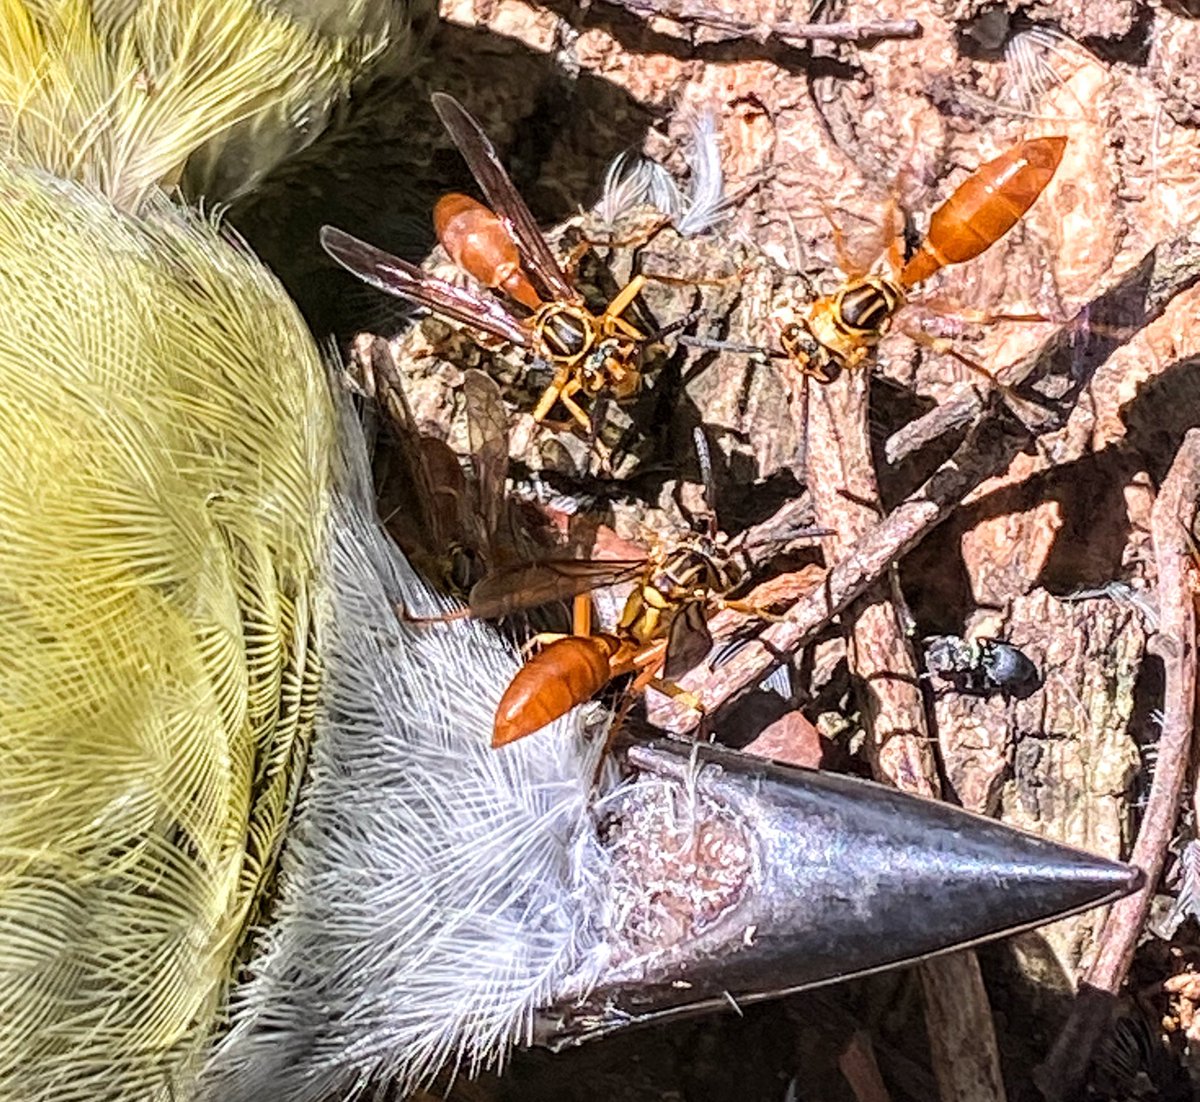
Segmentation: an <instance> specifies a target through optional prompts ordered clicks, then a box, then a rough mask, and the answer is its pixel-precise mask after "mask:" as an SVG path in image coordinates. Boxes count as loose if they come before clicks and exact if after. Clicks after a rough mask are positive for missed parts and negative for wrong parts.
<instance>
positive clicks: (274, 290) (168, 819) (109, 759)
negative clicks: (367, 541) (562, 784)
mask: <svg viewBox="0 0 1200 1102" xmlns="http://www.w3.org/2000/svg"><path fill="white" fill-rule="evenodd" d="M389 11H390V9H389ZM359 14H360V15H361V14H362V13H361V12H360V13H359ZM364 18H365V16H364ZM389 18H390V16H389ZM313 22H315V20H314V19H312V18H310V19H309V23H310V24H311V23H313ZM334 22H335V23H338V24H339V25H338V26H336V27H335V28H334V29H335V31H337V32H338V33H336V34H334V35H333V36H332V37H331V36H328V35H326V36H324V37H322V36H320V35H318V34H316V33H315V32H314V31H313V30H311V29H308V28H306V27H301V26H298V25H297V24H296V23H295V22H294V21H293V20H292V18H290V17H289V16H286V15H283V14H280V13H279V12H277V11H274V10H269V9H267V8H265V7H263V6H262V5H261V4H258V3H252V2H249V0H128V2H124V3H122V2H120V0H116V2H110V3H105V2H103V0H97V2H96V3H88V2H86V0H24V2H23V0H0V302H2V303H3V309H2V310H0V409H2V410H3V416H0V1098H3V1099H4V1100H6V1102H12V1100H18V1099H30V1100H32V1099H39V1100H40V1099H54V1100H56V1102H64V1100H73V1099H78V1100H81V1102H82V1100H88V1102H96V1100H104V1099H122V1100H125V1099H151V1098H154V1099H158V1098H163V1099H165V1098H173V1099H174V1098H183V1097H187V1096H188V1095H189V1093H190V1092H191V1090H192V1088H193V1085H194V1078H195V1075H196V1072H197V1068H198V1064H199V1061H200V1058H201V1054H202V1051H203V1049H204V1047H205V1045H206V1044H207V1042H208V1040H209V1038H210V1036H211V1032H212V1029H213V1027H214V1025H215V1023H216V1020H217V1016H218V1014H219V1012H220V1008H221V1005H222V999H223V996H224V993H225V991H226V988H227V986H228V984H229V982H230V979H231V975H232V972H233V969H234V966H235V963H236V960H237V959H238V953H239V949H240V948H242V947H243V943H244V940H245V937H246V934H247V929H248V927H249V926H250V924H251V923H252V922H253V921H254V920H255V918H256V917H257V905H258V904H259V903H260V902H261V896H260V893H261V891H262V889H263V887H264V883H265V881H267V880H268V879H269V878H270V877H271V875H272V874H273V871H274V867H275V862H276V859H277V857H278V852H279V848H280V845H281V839H282V834H283V829H284V827H285V826H286V823H287V819H288V816H289V815H290V813H291V810H292V807H293V805H294V802H295V796H296V792H297V789H298V786H299V784H300V779H301V773H302V766H303V763H304V759H305V754H306V750H307V745H308V740H309V735H310V732H311V727H312V722H313V711H314V706H315V705H314V699H315V693H316V688H317V685H318V670H317V668H316V664H317V659H316V653H317V651H316V648H315V639H316V635H317V633H318V629H319V619H320V618H319V609H318V607H317V606H318V604H319V602H318V601H317V599H316V597H315V596H314V595H315V594H316V593H317V592H318V588H317V587H318V583H319V577H318V574H319V565H318V564H319V563H320V561H321V551H322V548H321V541H322V539H323V533H324V516H325V513H326V509H327V504H328V493H329V482H330V474H329V464H330V454H331V448H332V433H333V412H332V407H331V403H330V398H329V393H328V389H327V385H326V381H325V373H324V369H323V366H322V364H321V362H320V357H319V355H318V353H317V351H316V349H315V347H314V344H313V342H312V340H311V338H310V336H309V334H308V332H307V330H306V329H305V327H304V325H303V323H302V321H301V319H300V317H299V315H298V313H297V311H296V310H295V308H294V307H293V306H292V304H291V303H290V301H289V300H288V299H287V298H286V296H285V295H284V293H283V291H282V290H281V288H280V287H279V285H278V284H277V283H276V282H275V280H274V279H273V278H272V277H271V276H270V274H269V273H268V272H267V271H266V270H265V269H264V268H263V267H262V266H261V265H260V264H259V263H258V262H257V261H256V260H255V259H254V257H253V256H252V255H250V253H249V252H248V250H246V249H244V248H243V247H241V246H239V245H238V244H236V243H235V242H232V241H231V240H230V239H229V238H227V237H225V236H223V235H222V233H221V232H220V231H219V229H218V228H217V227H216V226H215V225H214V224H213V223H211V222H210V221H207V220H205V219H204V218H203V217H201V216H199V215H196V214H193V213H190V212H188V211H185V210H182V209H180V208H179V207H178V206H175V205H172V204H171V203H169V202H168V201H167V200H166V199H165V198H164V197H163V195H162V194H161V192H160V190H159V189H160V187H161V186H162V185H172V184H174V183H175V182H177V181H178V180H179V179H180V177H181V174H182V173H183V172H184V170H185V166H186V165H187V164H188V162H189V158H192V157H193V155H194V154H195V153H196V151H197V150H198V149H200V150H202V155H201V157H200V159H199V161H198V162H197V163H199V164H201V167H202V168H203V169H204V170H205V171H206V172H210V173H211V172H219V173H220V174H221V176H222V178H223V179H224V180H225V181H226V184H227V186H228V191H229V192H230V193H236V192H237V191H238V190H240V189H244V188H245V187H248V186H251V185H252V184H253V182H254V181H255V179H257V177H258V176H259V175H261V173H262V172H264V171H265V170H266V168H269V167H270V165H271V164H272V163H273V162H274V160H276V159H278V157H279V156H282V155H283V154H284V153H286V152H287V150H288V149H290V148H294V147H295V146H296V145H297V144H302V143H303V142H305V141H307V140H309V139H310V137H311V133H312V131H313V127H312V126H307V127H305V126H300V125H296V126H292V125H290V124H291V123H292V122H296V121H297V120H303V119H307V120H308V122H309V123H311V122H312V121H313V119H314V118H315V117H317V116H319V115H320V114H321V112H322V111H323V110H325V107H326V105H327V104H328V103H330V102H332V100H333V99H334V98H336V96H337V95H339V94H340V93H341V92H343V91H344V89H345V88H346V86H347V85H348V82H349V81H350V80H351V79H352V77H353V74H354V72H355V70H356V66H357V65H358V64H359V63H360V62H361V61H362V60H363V58H364V57H366V56H367V55H369V54H371V53H372V52H373V51H376V50H378V49H379V48H381V46H382V45H383V44H384V43H386V42H387V41H388V37H387V34H386V33H385V32H387V31H388V28H389V23H388V19H386V18H385V19H379V20H376V21H375V23H376V25H374V26H372V27H371V28H370V32H371V33H370V34H369V35H365V36H359V37H354V36H352V35H349V34H348V33H345V34H343V33H342V32H343V31H347V25H348V23H349V22H353V19H352V18H351V16H347V17H346V18H345V19H341V20H340V21H339V20H334ZM349 29H351V30H352V29H353V28H349ZM393 29H394V28H393ZM239 126H240V127H242V128H253V127H258V128H259V133H260V134H265V133H267V132H271V133H273V134H274V136H275V139H276V140H275V141H274V142H273V143H272V144H270V145H269V148H264V149H263V150H260V151H258V152H256V154H255V156H254V157H252V158H250V159H246V158H245V157H244V156H243V154H244V152H245V142H244V140H243V139H244V138H245V136H246V134H247V133H249V130H248V129H242V130H240V131H239V129H238V127H239ZM239 133H240V134H241V135H242V137H241V138H239V137H238V135H239ZM231 135H232V139H231ZM231 140H232V141H233V145H230V144H229V143H230V141H231ZM239 142H240V143H241V144H240V145H239Z"/></svg>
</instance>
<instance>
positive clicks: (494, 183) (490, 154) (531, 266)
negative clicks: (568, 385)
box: [432, 92, 579, 302]
mask: <svg viewBox="0 0 1200 1102" xmlns="http://www.w3.org/2000/svg"><path fill="white" fill-rule="evenodd" d="M432 98H433V109H434V110H435V111H436V112H437V113H438V118H440V119H441V120H442V124H443V125H444V126H445V127H446V129H447V130H448V131H449V132H450V137H451V138H453V139H454V144H455V145H456V146H458V150H459V152H460V153H461V154H462V155H463V159H464V160H465V161H466V162H467V165H468V167H469V168H470V169H471V172H472V174H473V175H474V177H475V179H476V181H478V183H479V186H480V188H482V189H483V194H484V196H485V197H486V198H487V201H488V205H489V206H490V207H491V208H492V210H493V211H495V213H496V214H497V215H498V216H499V217H500V219H501V221H503V222H504V224H505V226H506V227H507V229H508V231H509V233H510V234H511V235H512V238H513V240H514V241H515V242H516V243H517V247H518V248H519V249H520V250H521V259H522V262H523V265H524V267H525V269H526V271H527V272H528V273H529V275H530V276H532V277H533V279H534V281H535V282H537V283H540V284H541V285H542V286H541V287H540V288H539V290H540V291H541V292H542V293H543V297H544V298H545V299H547V300H548V301H560V302H561V301H565V302H573V301H575V300H576V299H577V298H578V297H579V296H578V294H577V293H576V291H575V288H574V287H572V286H571V283H570V280H568V279H567V277H566V276H565V275H564V274H563V270H562V268H560V267H559V264H558V261H557V260H555V258H554V253H552V252H551V251H550V246H549V244H548V243H547V241H546V239H545V237H543V236H542V231H541V230H540V229H539V228H538V224H537V220H536V219H535V218H534V217H533V214H532V212H531V211H530V209H529V208H528V207H527V206H526V205H525V200H524V199H522V198H521V193H520V192H519V191H517V189H516V187H515V186H514V185H513V182H512V180H511V179H509V176H508V172H507V171H506V170H505V168H504V165H502V164H501V163H500V157H499V156H498V155H497V153H496V147H495V146H493V145H492V142H491V139H490V138H488V136H487V135H486V134H485V133H484V132H483V128H482V127H481V126H480V125H479V123H477V122H476V121H475V119H474V118H473V117H472V116H471V115H470V113H469V112H468V111H467V109H466V108H465V107H463V105H462V104H461V103H459V102H458V100H456V99H455V98H454V97H453V96H448V95H446V94H445V93H444V92H435V93H434V95H433V97H432Z"/></svg>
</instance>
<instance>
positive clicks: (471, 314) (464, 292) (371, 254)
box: [321, 226, 532, 348]
mask: <svg viewBox="0 0 1200 1102" xmlns="http://www.w3.org/2000/svg"><path fill="white" fill-rule="evenodd" d="M321 246H322V247H323V248H324V249H325V251H326V252H327V253H328V254H329V255H330V256H331V257H333V259H334V260H336V261H337V262H338V263H339V264H340V265H341V266H342V267H343V268H345V269H346V271H348V272H350V273H352V274H353V275H356V276H358V278H359V279H361V280H362V281H363V282H364V283H369V284H370V285H371V286H372V287H377V288H378V289H379V290H381V291H383V292H385V293H386V294H389V295H396V296H398V297H399V298H406V299H409V300H411V301H412V302H415V303H418V304H419V305H421V306H427V307H429V309H430V310H433V311H435V312H436V313H439V314H444V315H445V316H446V317H449V318H453V319H454V320H455V321H461V322H462V323H463V324H464V325H471V326H474V327H475V328H476V329H482V330H484V332H486V333H491V334H493V335H494V336H497V337H502V338H503V339H504V340H506V341H511V342H512V343H513V344H516V345H519V346H520V347H522V348H528V347H529V345H530V342H531V340H532V334H531V333H530V331H529V330H528V329H527V328H525V326H523V325H522V324H521V323H520V322H519V321H518V320H517V319H516V318H514V317H513V316H512V315H511V314H509V313H508V311H507V310H505V309H504V308H503V307H502V306H501V305H500V303H499V302H498V301H497V300H496V299H492V298H489V297H486V296H484V295H480V294H477V293H476V292H474V291H471V290H468V289H467V288H464V287H455V286H454V285H453V284H452V283H447V282H446V281H445V280H444V279H438V278H437V276H435V275H430V273H429V272H427V271H425V270H424V269H422V268H418V267H417V266H416V265H415V264H410V263H409V262H408V261H407V260H401V259H400V258H399V257H398V256H392V255H391V254H390V253H385V252H384V251H383V250H382V249H377V248H375V246H374V245H368V244H367V243H366V242H365V241H360V240H359V239H358V238H357V237H353V236H351V235H350V234H348V233H346V232H345V231H344V230H339V229H337V228H335V227H334V226H322V227H321Z"/></svg>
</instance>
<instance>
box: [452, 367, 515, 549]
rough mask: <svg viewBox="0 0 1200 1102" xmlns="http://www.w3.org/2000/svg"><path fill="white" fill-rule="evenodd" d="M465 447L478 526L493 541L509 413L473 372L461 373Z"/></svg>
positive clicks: (487, 381) (487, 379)
mask: <svg viewBox="0 0 1200 1102" xmlns="http://www.w3.org/2000/svg"><path fill="white" fill-rule="evenodd" d="M462 396H463V402H464V404H465V407H466V417H467V445H468V447H469V448H470V452H471V464H472V465H473V466H474V468H475V487H476V492H477V501H478V504H479V509H478V522H479V524H480V526H481V527H482V530H483V532H484V534H485V537H486V539H487V541H488V542H487V543H485V544H483V545H482V546H485V547H487V546H489V545H490V543H491V542H492V541H494V540H496V538H497V536H498V535H499V533H500V528H501V526H502V524H503V521H504V514H505V508H506V499H505V496H504V491H505V484H506V483H507V481H508V413H507V411H506V410H505V408H504V403H503V401H501V398H500V388H499V387H498V386H497V385H496V381H495V380H494V379H493V378H492V377H491V376H490V375H486V374H484V372H482V371H476V370H474V369H472V370H470V371H466V372H464V373H463V385H462Z"/></svg>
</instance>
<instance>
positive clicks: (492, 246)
mask: <svg viewBox="0 0 1200 1102" xmlns="http://www.w3.org/2000/svg"><path fill="white" fill-rule="evenodd" d="M433 106H434V110H436V111H437V113H438V117H439V118H440V119H441V120H442V123H443V124H444V125H445V127H446V129H447V130H448V131H449V133H450V136H451V138H452V139H453V140H454V144H455V145H457V146H458V149H459V151H460V152H461V153H462V155H463V157H464V159H465V160H466V162H467V165H468V166H469V167H470V169H471V172H472V173H473V174H474V176H475V179H476V181H477V183H478V184H479V187H480V189H481V190H482V191H483V194H484V196H485V197H486V199H487V201H488V203H489V204H490V205H491V208H492V209H489V208H488V207H485V206H483V204H481V203H478V202H476V201H475V200H474V199H471V198H469V197H468V196H466V195H460V194H450V195H445V196H443V197H442V198H441V199H440V200H439V201H438V203H437V205H436V206H435V208H434V214H433V218H434V227H435V229H436V232H437V236H438V240H439V241H440V242H441V244H442V246H443V248H445V250H446V252H447V253H448V254H449V255H450V258H451V259H452V260H453V261H454V262H455V264H457V265H458V266H459V268H461V269H462V270H463V271H464V272H466V273H467V274H468V275H470V276H472V277H474V278H475V279H476V280H477V281H478V282H480V283H482V284H483V285H484V286H485V287H487V288H490V289H492V290H495V291H497V292H500V293H501V294H503V295H504V296H505V298H507V299H508V300H509V301H508V302H507V303H505V302H504V301H502V300H501V299H500V298H499V297H497V296H493V295H491V294H487V293H481V292H479V291H476V290H473V289H470V288H463V287H456V286H454V284H452V283H448V282H447V281H445V280H443V279H439V278H437V277H436V276H434V275H432V274H430V273H429V272H426V271H424V270H423V269H422V268H419V267H417V266H416V265H415V264H410V263H409V262H408V261H406V260H401V259H400V258H399V257H395V256H391V255H389V254H388V253H385V252H383V251H382V250H380V249H377V248H375V247H374V246H373V245H368V244H367V243H366V242H364V241H360V240H359V239H358V238H356V237H352V236H351V235H350V234H348V233H346V232H344V231H343V230H339V229H336V228H335V227H333V226H323V227H322V228H321V244H322V246H323V247H324V248H325V251H326V252H327V253H329V255H330V256H331V257H333V259H334V260H336V261H337V262H338V263H339V264H341V265H342V266H343V267H344V268H346V269H347V270H348V271H350V272H352V273H353V274H354V275H356V276H358V278H359V279H362V280H363V281H364V282H366V283H369V284H371V285H372V286H373V287H377V288H378V289H379V290H381V291H384V292H386V293H388V294H391V295H397V296H399V297H401V298H406V299H409V300H411V301H412V302H415V303H417V304H419V305H421V306H426V307H428V308H429V309H431V310H433V311H434V312H435V313H438V314H442V315H444V316H446V317H449V318H452V319H454V320H456V321H460V322H463V323H464V324H466V325H469V326H471V327H473V328H475V329H479V330H482V331H484V332H485V333H489V334H491V335H493V336H496V337H500V338H502V339H503V340H505V341H508V342H510V343H512V344H514V345H517V346H518V347H520V348H523V349H526V350H528V351H530V352H532V353H533V354H534V355H535V356H538V357H540V358H541V359H543V360H545V361H546V362H547V363H549V364H550V366H551V367H553V368H554V378H553V380H552V381H551V383H550V385H549V386H548V387H547V388H546V390H545V392H544V393H543V394H542V396H541V399H540V400H539V401H538V403H537V406H536V408H535V409H534V411H533V417H534V420H535V421H536V422H539V423H540V422H541V421H543V420H544V419H545V418H546V417H547V416H548V415H549V413H550V411H551V409H552V408H553V407H554V405H555V403H560V404H561V405H562V406H563V408H564V409H565V410H566V411H567V412H568V413H569V414H570V415H571V417H572V418H573V419H574V420H575V421H576V422H577V423H578V424H579V425H580V426H581V427H582V428H583V429H585V430H590V429H591V421H590V418H589V417H588V414H587V412H586V411H585V410H584V409H583V407H582V406H581V405H580V404H579V402H578V401H577V397H578V396H579V395H583V396H584V397H586V398H589V399H595V398H596V397H598V396H600V395H602V394H607V395H611V396H612V397H614V398H616V399H618V400H620V399H623V398H628V397H630V396H632V395H633V394H634V393H635V392H636V391H637V389H638V386H639V383H640V379H641V374H640V371H641V363H642V356H643V352H644V350H645V347H646V345H647V344H649V343H651V342H652V341H654V340H657V339H658V337H659V336H661V335H662V333H658V334H647V333H644V332H642V330H641V329H639V328H638V327H637V326H635V325H634V324H633V323H632V322H630V321H627V320H625V318H624V317H623V315H624V314H625V312H626V311H627V310H628V309H629V307H630V306H631V305H632V303H633V301H634V299H635V298H637V296H638V294H639V293H640V292H641V290H642V287H643V286H644V285H645V282H646V278H645V277H644V276H641V275H637V276H634V278H633V279H631V280H630V281H629V283H628V284H626V286H625V287H624V288H623V289H622V290H621V291H620V292H619V293H618V294H617V295H616V297H615V298H614V299H613V300H612V301H611V302H610V303H609V304H608V306H607V307H606V308H605V310H604V311H603V312H602V313H600V314H595V313H593V312H592V311H591V310H590V309H589V308H588V306H587V305H586V304H585V302H584V300H583V296H582V295H581V294H580V293H579V291H578V290H577V289H576V288H575V286H574V284H573V283H572V281H571V280H570V279H569V278H568V277H567V275H566V274H565V273H564V271H563V269H562V267H560V265H559V263H558V261H557V260H556V259H555V258H554V254H553V252H552V251H551V249H550V246H549V244H548V243H547V241H546V239H545V238H544V237H543V236H542V233H541V231H540V230H539V229H538V226H537V222H536V221H535V219H534V217H533V214H532V213H531V212H530V210H529V208H528V207H527V206H526V205H525V201H524V200H523V199H522V198H521V196H520V194H519V193H518V191H517V189H516V187H514V185H513V182H512V180H511V179H509V176H508V173H507V172H506V171H505V169H504V166H503V165H502V164H501V162H500V158H499V156H498V155H497V153H496V150H495V148H494V147H493V145H492V143H491V142H490V141H489V140H488V137H487V135H486V134H484V132H483V130H482V128H481V127H480V125H479V123H478V122H476V121H475V119H474V118H472V116H471V115H470V114H469V113H468V112H467V111H466V109H465V108H464V107H463V106H462V105H461V104H460V103H459V102H458V101H457V100H456V99H454V98H453V97H451V96H448V95H445V94H443V93H440V92H439V93H436V94H435V95H434V96H433Z"/></svg>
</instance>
